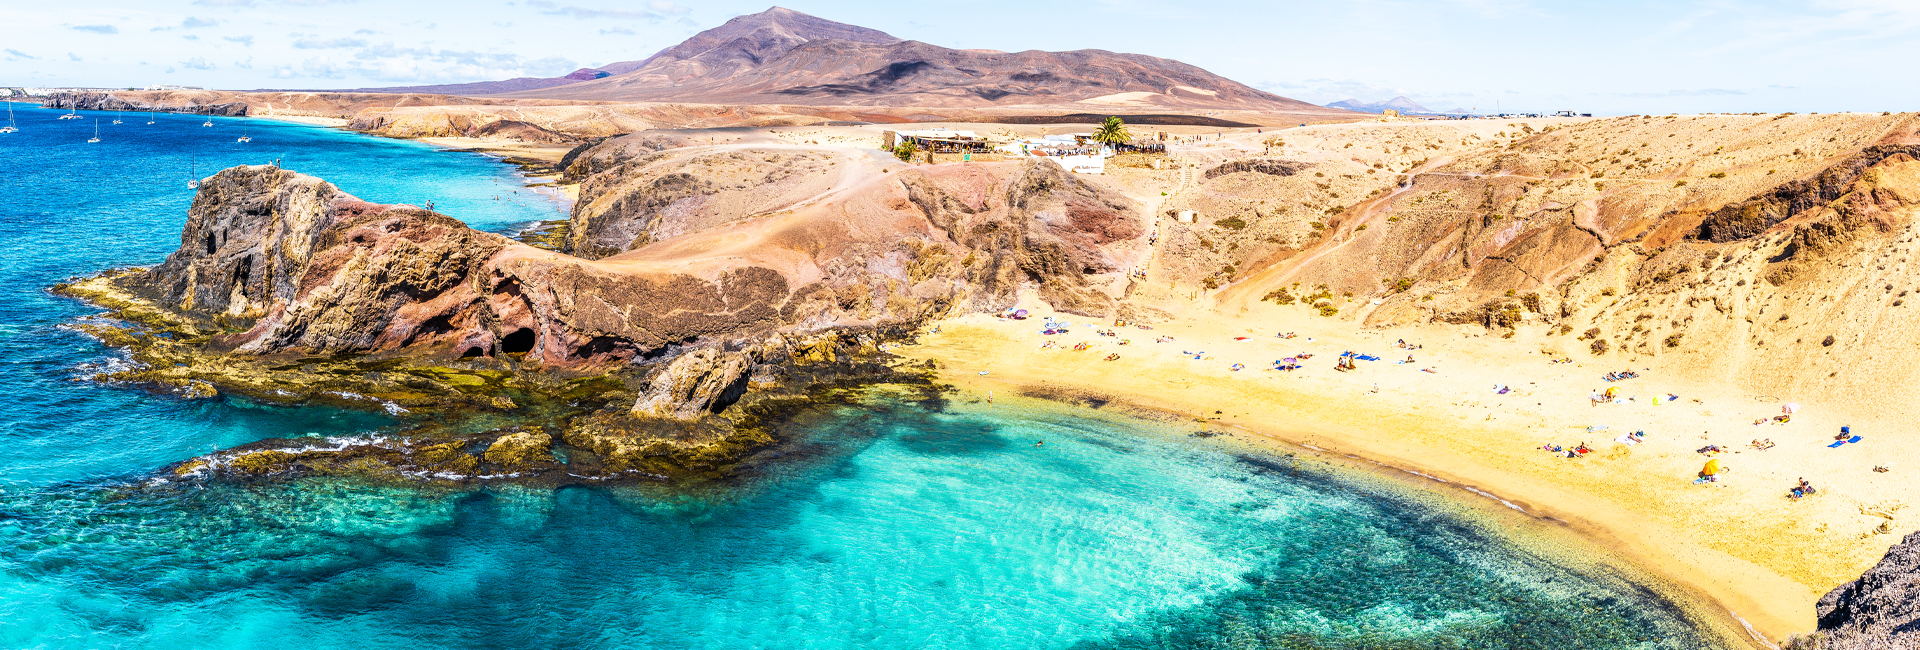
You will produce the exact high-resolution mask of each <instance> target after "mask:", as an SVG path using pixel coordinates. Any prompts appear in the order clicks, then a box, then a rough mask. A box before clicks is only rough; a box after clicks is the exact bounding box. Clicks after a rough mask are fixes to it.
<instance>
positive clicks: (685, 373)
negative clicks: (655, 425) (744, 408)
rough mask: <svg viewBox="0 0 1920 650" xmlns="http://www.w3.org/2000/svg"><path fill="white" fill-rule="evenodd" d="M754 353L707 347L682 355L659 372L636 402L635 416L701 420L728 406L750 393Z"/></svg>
mask: <svg viewBox="0 0 1920 650" xmlns="http://www.w3.org/2000/svg"><path fill="white" fill-rule="evenodd" d="M754 356H755V355H754V354H752V353H750V352H739V351H725V350H715V349H713V348H707V349H703V350H696V351H694V352H691V353H688V354H685V355H682V356H681V357H680V358H678V359H674V360H673V362H672V363H669V364H667V367H666V368H665V369H663V370H661V371H660V372H659V373H657V374H655V375H654V376H653V378H652V380H651V381H650V382H649V386H650V388H649V389H648V390H647V392H646V393H645V394H643V395H641V396H640V399H639V401H637V402H634V405H633V413H634V414H635V415H643V416H651V417H657V418H672V419H676V420H697V419H699V418H700V417H702V416H704V415H706V414H708V413H712V412H717V411H720V410H722V409H725V408H726V407H728V406H731V405H733V403H734V402H736V401H739V400H740V396H741V395H743V394H745V393H746V392H747V374H748V373H749V372H750V371H751V370H752V369H753V366H754V362H755V359H754Z"/></svg>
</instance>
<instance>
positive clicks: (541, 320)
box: [125, 167, 788, 367]
mask: <svg viewBox="0 0 1920 650" xmlns="http://www.w3.org/2000/svg"><path fill="white" fill-rule="evenodd" d="M181 236H182V239H181V247H180V248H179V249H178V250H176V251H175V252H174V253H173V254H172V255H171V256H169V257H168V258H167V261H166V262H164V263H162V264H161V265H159V266H156V267H154V268H153V269H151V270H148V271H146V272H145V273H142V274H139V275H137V276H134V277H131V278H129V279H127V280H126V282H125V284H126V285H127V286H129V287H130V288H132V289H133V290H134V291H135V292H136V293H137V294H139V295H141V296H144V297H148V298H150V299H152V300H154V301H155V302H157V303H159V304H162V305H167V306H171V307H174V308H176V309H178V310H180V311H181V312H184V313H188V314H195V315H200V316H203V317H207V318H216V317H217V318H219V319H220V320H221V321H222V322H224V323H229V324H234V325H244V326H245V329H244V330H242V331H238V332H234V333H230V334H225V335H221V336H219V337H217V338H216V339H215V340H214V341H213V342H212V344H211V347H212V348H213V349H216V350H220V351H233V352H242V353H251V354H274V353H282V352H298V353H300V354H330V353H379V352H397V351H402V350H404V351H405V352H406V354H408V355H410V356H413V357H416V358H421V357H430V358H443V359H455V358H461V357H469V358H471V357H494V356H499V355H517V356H524V357H525V358H526V359H529V360H533V361H537V362H539V363H540V364H541V365H543V366H546V367H600V366H606V365H608V364H619V363H625V362H629V361H633V360H635V359H636V358H645V357H650V356H658V355H660V354H662V353H664V352H665V351H666V350H667V349H669V348H671V347H674V346H678V345H681V344H683V343H685V342H688V341H692V340H697V339H699V338H701V337H705V336H714V335H722V334H731V333H735V332H739V331H744V330H752V329H756V328H758V329H768V328H771V327H773V326H775V325H777V324H778V322H779V320H780V314H781V308H782V307H783V306H785V304H786V301H787V298H788V285H787V283H786V281H785V280H784V279H783V278H781V277H780V275H779V274H778V273H775V272H773V271H771V270H768V269H765V268H756V267H745V268H738V269H728V270H721V271H718V272H716V273H714V274H713V275H712V276H711V277H696V276H691V275H683V274H671V273H621V272H616V271H615V270H612V269H606V268H602V267H598V266H595V265H591V264H587V263H585V262H584V261H582V260H577V259H573V258H567V257H564V256H557V255H552V254H549V253H545V252H542V251H538V250H536V249H532V248H530V247H526V246H524V245H521V244H518V243H516V242H513V241H511V240H508V239H506V238H504V237H500V236H497V235H492V234H487V233H482V232H478V231H475V230H472V229H470V228H467V227H466V226H465V225H464V224H462V223H460V222H459V221H457V220H454V219H452V218H449V217H446V216H444V215H440V214H438V213H434V212H430V211H427V210H423V209H420V208H416V207H412V206H391V205H375V204H370V203H366V202H363V201H360V200H358V199H355V198H353V197H351V196H348V195H346V194H344V193H341V192H340V191H339V190H337V189H335V188H334V187H333V186H332V185H330V184H327V183H325V182H324V181H320V180H319V179H315V178H312V177H308V176H302V175H299V174H295V173H293V172H289V171H286V170H283V169H278V168H274V167H240V168H234V169H229V170H226V171H223V172H221V173H219V174H217V175H215V176H214V177H212V178H210V179H208V180H207V181H206V183H205V184H204V185H203V186H202V189H201V193H200V195H199V196H198V197H197V198H196V199H195V201H194V206H193V208H192V209H191V211H190V212H189V215H188V222H187V225H186V228H185V229H184V230H183V231H182V235H181Z"/></svg>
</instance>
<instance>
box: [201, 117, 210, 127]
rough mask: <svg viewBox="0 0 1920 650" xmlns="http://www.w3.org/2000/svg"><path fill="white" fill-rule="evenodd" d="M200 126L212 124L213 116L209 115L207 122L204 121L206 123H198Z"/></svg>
mask: <svg viewBox="0 0 1920 650" xmlns="http://www.w3.org/2000/svg"><path fill="white" fill-rule="evenodd" d="M200 126H213V118H211V117H209V118H207V123H206V124H202V125H200Z"/></svg>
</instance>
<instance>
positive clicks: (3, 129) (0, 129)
mask: <svg viewBox="0 0 1920 650" xmlns="http://www.w3.org/2000/svg"><path fill="white" fill-rule="evenodd" d="M19 132H20V127H17V126H14V125H13V102H7V125H6V126H0V133H19Z"/></svg>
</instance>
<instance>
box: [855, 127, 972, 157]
mask: <svg viewBox="0 0 1920 650" xmlns="http://www.w3.org/2000/svg"><path fill="white" fill-rule="evenodd" d="M903 142H911V143H913V146H914V148H916V149H919V150H921V151H931V152H933V153H987V152H989V151H993V143H992V142H989V141H988V140H987V139H986V138H982V137H980V136H979V135H977V134H975V133H974V132H972V131H956V130H953V129H921V130H918V131H886V132H883V133H881V134H880V144H881V146H882V147H884V148H886V149H892V148H894V147H898V146H900V144H901V143H903Z"/></svg>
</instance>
